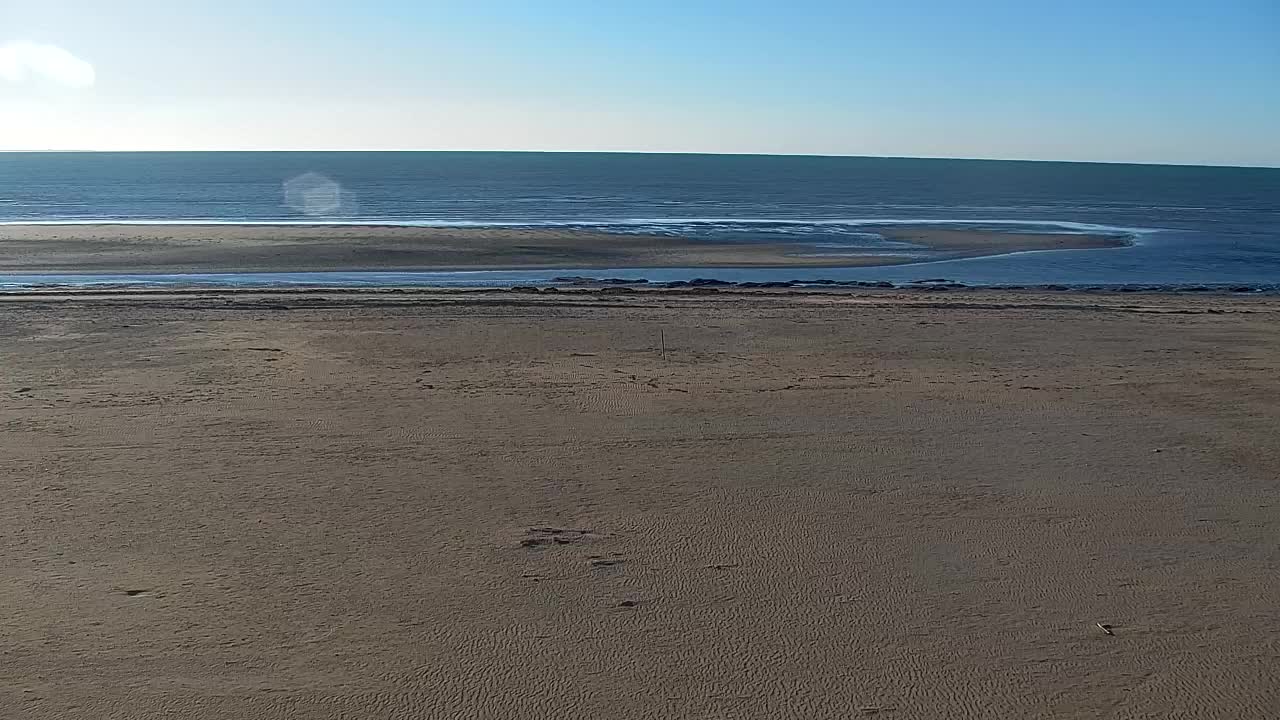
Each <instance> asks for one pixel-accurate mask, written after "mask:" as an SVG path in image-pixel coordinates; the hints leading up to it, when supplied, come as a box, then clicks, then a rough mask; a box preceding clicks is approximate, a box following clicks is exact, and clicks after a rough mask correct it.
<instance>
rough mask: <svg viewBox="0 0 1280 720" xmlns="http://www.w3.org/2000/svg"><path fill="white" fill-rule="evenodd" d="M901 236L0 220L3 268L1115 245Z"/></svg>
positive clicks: (576, 259)
mask: <svg viewBox="0 0 1280 720" xmlns="http://www.w3.org/2000/svg"><path fill="white" fill-rule="evenodd" d="M865 230H866V231H867V232H874V233H877V234H879V235H881V236H882V237H883V238H884V239H885V240H887V241H889V242H891V243H901V244H904V246H903V247H894V246H889V247H879V248H873V249H865V250H863V249H832V248H822V247H818V246H815V245H810V244H806V243H803V242H786V243H780V242H760V241H743V240H737V241H729V240H717V241H714V242H712V241H707V240H699V239H694V238H688V237H681V236H674V235H629V234H620V233H604V232H593V231H587V230H580V229H578V230H575V229H546V228H492V227H491V228H442V227H409V226H378V225H225V224H224V225H126V224H121V225H111V224H81V225H0V272H11V273H13V272H28V273H37V272H43V273H58V272H69V273H200V272H204V273H209V272H308V271H326V270H343V271H358V270H460V269H465V270H498V269H540V268H566V269H568V268H583V269H590V268H664V267H721V268H724V267H792V266H794V267H850V266H867V265H895V264H903V263H908V262H919V261H922V260H941V259H957V258H968V257H982V256H987V255H999V254H1005V253H1013V252H1025V251H1030V250H1068V249H1088V248H1105V247H1123V246H1125V245H1126V244H1128V241H1127V239H1126V238H1124V237H1123V236H1121V235H1117V234H1084V233H1080V234H1073V233H1062V232H1060V233H1031V232H995V231H989V230H972V229H953V228H946V227H938V226H926V225H919V226H916V225H887V226H867V227H866V228H865Z"/></svg>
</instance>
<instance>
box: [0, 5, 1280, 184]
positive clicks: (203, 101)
mask: <svg viewBox="0 0 1280 720" xmlns="http://www.w3.org/2000/svg"><path fill="white" fill-rule="evenodd" d="M0 149H3V150H46V149H52V150H231V149H246V150H259V149H261V150H268V149H281V150H288V149H298V150H302V149H338V150H342V149H422V150H435V149H439V150H575V151H638V152H733V153H783V154H824V155H877V156H912V157H982V158H1017V159H1041V160H1087V161H1102V162H1151V163H1177V164H1212V165H1264V166H1280V2H1277V0H1216V1H1214V0H1161V1H1159V2H1155V1H1148V0H1106V1H1102V0H1076V1H1074V2H1060V1H1058V0H1052V1H1050V0H1043V1H1042V0H1018V1H1005V0H967V1H966V2H954V1H952V0H932V1H928V0H894V1H892V2H891V1H889V0H877V1H876V2H862V1H861V0H788V1H786V2H782V1H779V0H770V1H767V2H765V1H757V0H681V1H676V0H648V1H646V2H638V1H633V0H607V1H606V0H593V1H586V0H537V1H536V2H535V1H533V0H468V1H465V2H464V1H453V0H447V1H446V0H365V1H364V2H354V1H352V2H334V1H330V0H305V1H304V0H275V1H273V0H253V1H249V0H219V1H217V2H215V1H213V0H182V1H181V2H173V1H172V0H164V1H155V0H153V1H147V2H143V1H141V0H111V1H110V2H107V1H104V0H0Z"/></svg>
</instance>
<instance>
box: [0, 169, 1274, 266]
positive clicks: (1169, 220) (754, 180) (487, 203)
mask: <svg viewBox="0 0 1280 720" xmlns="http://www.w3.org/2000/svg"><path fill="white" fill-rule="evenodd" d="M26 223H50V224H74V223H81V224H91V223H137V224H189V223H209V224H231V225H235V224H298V225H306V224H324V225H328V224H335V223H344V224H345V223H349V224H379V225H411V226H436V227H459V228H464V227H465V228H470V227H517V228H524V227H531V228H545V227H551V228H570V229H586V230H593V231H598V232H604V233H619V234H642V235H676V236H682V237H688V238H692V239H695V240H698V241H705V242H708V243H715V242H725V241H734V242H743V241H745V242H768V243H779V242H781V243H788V244H794V245H795V252H796V254H803V255H823V256H830V257H836V258H839V257H850V258H859V257H861V256H864V255H876V254H883V255H907V256H913V254H916V253H918V249H916V248H913V247H911V246H903V245H902V244H901V243H892V242H889V241H888V240H886V239H885V238H883V237H881V236H879V235H877V234H876V233H875V232H874V227H875V226H882V225H885V224H893V223H902V224H911V225H937V226H940V227H957V228H975V229H996V230H1001V229H1003V230H1014V231H1019V232H1068V233H1108V234H1118V235H1123V236H1124V237H1125V238H1127V239H1128V240H1129V244H1128V246H1127V247H1120V248H1105V249H1090V250H1057V251H1039V252H1021V253H1010V254H1005V255H998V256H992V257H985V258H972V259H962V260H940V261H939V260H932V261H931V260H930V258H929V257H928V255H927V253H925V254H916V255H914V259H919V260H924V261H925V262H918V263H913V264H909V265H896V266H880V267H849V268H839V267H837V268H830V267H826V268H797V267H789V268H776V269H772V268H731V267H726V268H705V267H702V268H617V269H605V270H600V269H594V270H589V269H573V268H567V269H560V270H554V271H548V270H537V271H534V270H524V271H468V272H355V271H353V272H330V273H287V272H285V273H222V274H218V273H213V274H201V275H147V274H136V275H75V274H70V275H68V274H62V275H39V274H12V273H10V274H0V288H10V289H12V288H22V287H31V286H37V285H96V284H124V285H175V284H177V285H181V284H189V285H229V286H272V285H312V284H316V285H352V286H368V285H373V286H378V285H383V286H393V285H394V286H405V285H454V286H494V285H496V286H500V285H516V284H529V283H554V282H557V278H563V277H566V276H581V277H601V278H603V277H621V278H631V279H639V278H644V279H646V280H649V281H651V282H661V281H677V280H691V279H694V278H714V279H719V280H725V281H730V282H766V281H778V280H798V281H817V280H834V281H888V282H894V283H909V282H913V281H919V280H923V279H933V280H937V279H946V280H949V281H952V282H957V283H965V284H971V285H1038V284H1060V285H1066V286H1073V287H1087V286H1125V285H1130V286H1151V287H1155V286H1160V287H1186V286H1206V287H1218V286H1221V287H1230V286H1247V287H1251V288H1256V289H1258V290H1270V291H1274V290H1276V289H1277V288H1280V169H1275V168H1238V167H1194V166H1167V165H1125V164H1098V163H1067V162H1027V161H1004V160H944V159H910V158H869V157H814V156H761V155H693V154H688V155H686V154H626V153H616V154H614V153H515V152H205V153H0V233H3V227H2V226H3V225H4V224H26Z"/></svg>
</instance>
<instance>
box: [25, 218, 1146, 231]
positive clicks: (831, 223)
mask: <svg viewBox="0 0 1280 720" xmlns="http://www.w3.org/2000/svg"><path fill="white" fill-rule="evenodd" d="M6 225H9V226H12V225H38V226H86V225H138V226H182V225H187V226H229V227H327V226H335V227H362V226H363V227H427V228H597V229H599V228H611V227H620V228H622V227H625V228H642V227H654V226H656V227H667V228H671V229H678V228H680V227H682V226H683V227H697V226H709V225H722V226H732V227H737V228H744V229H751V228H759V227H762V226H793V227H797V228H800V227H815V228H833V227H874V226H877V225H924V226H939V227H948V226H949V227H957V226H958V227H974V226H983V225H1000V226H1009V227H1024V228H1040V229H1041V230H1039V232H1063V233H1079V234H1096V233H1120V234H1126V235H1147V234H1151V233H1157V232H1162V231H1163V230H1164V229H1163V228H1151V227H1124V226H1118V225H1101V224H1097V223H1085V222H1077V221H1074V220H1025V219H1009V218H734V217H714V218H708V217H688V218H626V219H616V220H405V219H400V218H361V219H350V218H344V219H333V220H324V219H311V220H224V219H208V218H191V219H180V220H153V219H118V218H95V219H87V218H75V219H58V220H47V219H46V220H21V219H8V220H0V226H6ZM1045 228H1052V230H1045Z"/></svg>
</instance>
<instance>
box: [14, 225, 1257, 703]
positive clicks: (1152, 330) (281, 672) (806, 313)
mask: <svg viewBox="0 0 1280 720" xmlns="http://www.w3.org/2000/svg"><path fill="white" fill-rule="evenodd" d="M300 232H303V231H301V230H299V229H297V228H285V229H280V228H274V229H262V230H255V231H254V233H253V235H252V237H249V236H246V235H245V234H244V232H243V231H241V230H226V229H217V228H213V229H206V228H199V229H195V228H191V229H178V228H169V227H166V228H140V227H124V226H113V227H107V226H103V227H94V228H72V227H47V228H32V229H27V230H21V231H18V230H14V229H13V228H12V227H10V228H6V229H5V230H4V231H3V233H0V234H2V235H3V236H4V238H5V239H4V240H3V241H2V242H0V247H3V248H5V249H4V250H3V251H0V254H3V255H4V257H5V262H6V263H7V264H6V269H7V270H14V269H18V268H15V266H14V264H15V263H17V264H19V265H22V269H32V270H35V269H54V268H57V269H65V268H64V263H69V262H72V261H74V262H76V263H81V264H80V265H78V266H77V267H82V268H83V267H84V263H87V262H91V261H92V262H94V263H97V264H95V265H94V266H93V270H95V271H103V270H108V269H121V268H124V267H130V268H131V269H134V270H136V269H137V268H136V267H134V265H136V264H137V262H138V260H137V258H139V257H151V258H157V260H156V263H155V267H165V268H169V269H176V268H185V267H190V266H195V265H198V266H200V267H201V268H203V269H209V268H210V267H211V266H217V267H219V268H221V269H232V267H234V268H235V269H249V268H253V269H263V268H273V267H277V265H275V264H274V263H283V264H285V265H290V264H292V263H296V262H298V258H299V257H301V256H300V255H298V254H297V253H301V252H303V249H300V248H298V247H295V244H302V245H306V243H299V241H300V240H301V239H302V236H301V235H299V233H300ZM317 232H319V235H314V233H317ZM367 232H371V231H369V230H365V229H360V230H353V229H348V228H338V229H331V230H323V231H317V230H314V229H311V228H308V229H306V231H305V233H306V237H307V238H314V237H322V238H325V239H334V240H336V239H338V238H341V239H342V241H343V242H347V241H353V240H354V241H355V242H354V246H355V247H358V248H366V247H367V248H369V255H368V261H369V262H370V263H373V264H372V265H371V266H373V267H384V265H378V264H376V263H389V264H397V263H402V262H403V263H406V264H408V265H414V264H417V263H419V262H424V261H425V259H426V258H439V257H443V254H447V253H453V254H456V256H457V257H458V258H461V259H459V260H457V261H456V262H454V263H452V264H453V265H456V266H458V267H475V266H476V265H473V264H469V263H481V265H482V266H488V265H484V264H485V263H490V264H493V265H494V266H501V265H505V264H506V263H508V262H514V261H515V258H517V257H525V258H528V257H534V256H541V250H539V251H538V252H535V251H532V250H527V249H521V248H516V247H515V245H513V243H515V244H518V245H520V246H527V247H537V248H557V249H558V250H557V252H559V251H560V250H563V251H564V252H565V253H569V254H570V255H572V256H573V264H574V266H578V267H581V266H584V263H582V262H581V258H582V257H583V253H584V252H586V251H585V250H583V249H582V245H583V243H585V242H586V240H588V239H589V238H583V237H579V236H576V235H569V234H563V233H553V234H551V235H544V234H541V233H531V234H529V235H523V234H518V233H517V234H512V233H503V232H498V231H494V232H493V233H491V234H484V233H477V234H468V235H467V243H466V245H467V248H469V249H462V250H453V249H450V250H445V249H441V248H443V247H445V246H446V245H447V244H448V243H447V242H446V241H445V238H452V237H458V236H457V235H455V233H456V232H457V231H452V230H450V231H442V230H431V231H428V230H417V229H415V230H394V231H392V230H384V231H378V232H376V233H374V235H376V238H373V239H370V240H369V241H368V243H365V242H364V241H362V240H360V238H361V237H368V236H366V235H365V234H364V233H367ZM329 234H333V235H334V237H332V238H331V237H330V236H329ZM357 235H358V236H359V237H357ZM126 236H127V237H128V238H134V239H136V245H130V246H129V247H130V249H128V250H120V251H119V252H115V251H107V250H105V249H104V248H105V247H107V246H112V247H113V246H114V245H115V244H117V243H122V242H123V241H124V240H125V239H126ZM517 237H518V238H519V241H518V243H517V242H516V240H515V238H517ZM483 238H491V240H484V239H483ZM918 239H919V240H921V241H924V240H928V241H929V242H931V243H935V244H938V245H942V244H944V242H950V241H944V239H943V238H941V237H939V236H937V235H932V236H930V237H929V238H918ZM437 241H438V242H437ZM667 241H669V242H670V245H667V246H664V245H661V244H658V245H653V243H655V242H667ZM951 241H955V242H963V241H962V240H960V239H959V238H952V240H951ZM489 242H491V243H492V244H491V245H486V244H485V243H489ZM616 242H617V243H619V247H620V249H616V248H610V249H609V250H607V251H599V252H608V253H613V252H615V251H616V252H617V253H618V255H617V256H616V257H631V258H640V257H643V258H644V262H646V263H648V262H651V261H652V260H653V259H654V258H655V257H667V256H669V257H671V258H672V260H671V261H672V262H676V258H678V259H679V262H680V264H682V265H688V264H690V263H689V258H690V257H696V256H697V253H698V252H699V251H698V250H696V249H692V248H688V247H685V246H684V245H681V244H680V241H678V240H674V239H669V238H659V239H658V240H657V241H655V240H654V239H653V238H644V239H636V240H634V242H635V243H637V244H636V245H635V246H632V245H630V244H629V243H631V242H633V240H632V239H630V238H618V239H617V240H616ZM23 243H28V245H22V244H23ZM277 243H279V247H278V248H277ZM210 244H211V245H210ZM320 244H321V246H323V247H329V246H327V245H325V244H324V242H321V243H320ZM586 244H588V245H590V244H591V243H586ZM246 245H247V246H248V249H246ZM424 245H425V247H424ZM476 245H480V246H483V247H485V248H492V250H491V251H490V250H485V251H479V250H476V249H475V246H476ZM19 246H21V247H24V248H29V250H23V251H22V252H23V253H26V252H28V251H29V252H31V253H32V254H31V255H25V254H19V253H18V251H17V250H15V248H17V247H19ZM650 246H653V247H654V248H655V249H653V250H652V253H654V254H653V255H644V253H646V252H649V251H646V250H644V249H643V248H645V247H650ZM211 247H212V249H210V248H211ZM450 247H452V246H450ZM403 248H408V249H407V250H406V252H407V254H406V255H403V256H401V255H396V253H394V252H391V250H392V249H403ZM233 249H234V251H233ZM277 250H278V252H279V253H282V254H281V255H279V256H277V255H274V254H273V253H274V252H276V251H277ZM966 251H968V250H966ZM326 252H328V251H326ZM705 252H708V253H711V252H721V251H720V250H706V251H705ZM725 252H733V253H745V254H748V255H750V254H751V253H755V252H759V253H761V254H760V255H758V256H755V255H752V257H757V258H758V259H760V260H761V261H762V262H763V261H765V260H769V261H770V262H772V261H775V260H776V259H777V257H778V255H777V254H776V252H775V251H772V250H769V249H767V248H766V249H761V250H747V249H742V248H738V249H734V250H732V251H725ZM224 253H225V254H224ZM236 253H243V254H242V255H236ZM521 253H524V255H521ZM771 253H773V254H771ZM664 254H669V255H664ZM233 256H234V257H251V258H253V259H252V260H245V261H235V262H229V261H226V260H224V259H220V258H227V257H233ZM275 257H281V258H284V259H280V260H276V259H272V258H275ZM328 257H329V256H327V255H325V254H324V253H320V254H319V255H317V259H316V260H315V262H316V263H317V264H316V265H315V266H314V267H328V265H326V264H325V263H329V262H331V260H329V259H327V258H328ZM361 257H362V258H363V257H364V256H361ZM616 257H615V256H612V255H611V256H610V257H609V258H600V259H599V262H601V263H605V262H608V263H609V264H610V265H614V264H616ZM844 260H847V259H842V261H844ZM524 261H525V260H521V262H524ZM546 261H547V262H559V259H558V258H557V259H555V260H546ZM224 262H228V263H229V264H227V265H225V266H224V265H223V263H224ZM637 262H639V260H638V259H637ZM23 263H26V264H25V265H23ZM432 263H433V264H434V263H435V260H432ZM397 266H398V265H397ZM0 338H2V340H3V342H0V367H3V368H4V373H3V375H2V376H0V398H3V400H4V401H3V403H2V404H0V446H2V447H3V450H4V452H3V453H2V454H0V475H3V476H4V477H5V478H6V482H7V484H6V499H7V501H6V502H5V503H3V504H2V505H0V534H2V536H3V542H2V543H0V553H2V554H3V556H2V558H0V568H2V569H0V573H3V582H0V613H2V615H3V617H4V621H3V625H2V626H0V627H2V628H3V630H2V633H3V645H4V648H3V653H2V654H0V678H3V680H0V716H3V717H6V718H101V717H162V716H163V717H173V718H249V719H258V718H286V717H288V718H298V717H305V718H343V717H490V718H504V717H509V718H532V717H538V718H549V717H563V718H587V717H613V718H641V717H724V718H729V717H743V718H746V717H752V718H791V717H795V718H849V717H870V716H874V717H884V718H936V717H948V718H1015V717H1016V718H1041V717H1099V718H1103V717H1105V718H1140V717H1147V718H1150V717H1177V716H1187V717H1198V718H1267V717H1272V716H1273V714H1274V709H1275V708H1276V707H1277V706H1280V671H1278V670H1277V668H1280V663H1278V660H1280V657H1278V656H1277V655H1278V650H1277V645H1276V641H1275V638H1277V637H1280V615H1277V613H1276V612H1275V610H1276V600H1275V599H1276V598H1277V597H1280V555H1277V554H1276V552H1275V550H1274V547H1275V538H1276V537H1277V532H1280V490H1278V489H1277V486H1276V478H1277V473H1278V472H1280V447H1278V446H1277V444H1276V437H1277V436H1278V435H1280V403H1278V402H1277V398H1280V304H1277V300H1276V299H1275V298H1274V297H1228V296H1216V295H1215V296H1208V295H1203V296H1202V295H1192V294H1186V295H1144V294H1131V295H1121V294H1108V293H1097V294H1061V293H1058V294H1054V293H1037V292H997V291H987V290H965V291H962V292H947V293H922V292H904V291H899V290H892V289H890V290H839V291H835V290H832V291H824V292H816V291H815V292H807V291H806V292H801V291H796V290H785V291H776V292H764V291H756V292H746V291H737V290H735V291H733V292H726V291H720V292H717V291H715V290H710V289H705V288H703V289H697V290H684V291H669V290H652V291H634V292H628V293H613V292H609V291H607V290H595V289H580V290H564V291H561V292H557V293H546V292H542V293H530V292H521V293H513V292H505V291H496V290H495V291H467V292H462V291H458V292H443V291H400V292H394V291H390V290H385V291H376V292H348V293H333V292H325V291H312V292H305V293H302V292H297V293H272V292H217V291H199V292H196V291H192V292H180V293H165V292H147V293H139V292H134V293H117V294H92V293H85V292H81V293H44V294H27V295H20V294H11V295H0Z"/></svg>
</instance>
